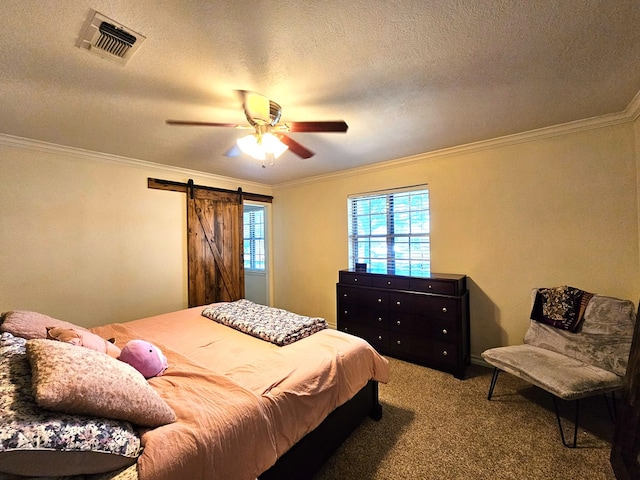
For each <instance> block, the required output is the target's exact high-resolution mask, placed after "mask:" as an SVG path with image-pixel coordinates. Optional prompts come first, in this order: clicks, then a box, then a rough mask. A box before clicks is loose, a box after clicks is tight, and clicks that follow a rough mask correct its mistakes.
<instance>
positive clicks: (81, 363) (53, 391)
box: [27, 339, 176, 427]
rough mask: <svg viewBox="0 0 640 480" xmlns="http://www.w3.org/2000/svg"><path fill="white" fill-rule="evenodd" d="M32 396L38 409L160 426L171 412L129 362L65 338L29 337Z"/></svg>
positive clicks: (169, 421) (169, 418)
mask: <svg viewBox="0 0 640 480" xmlns="http://www.w3.org/2000/svg"><path fill="white" fill-rule="evenodd" d="M27 358H28V359H29V363H30V364H31V386H32V392H33V396H34V398H35V400H36V402H37V403H38V405H40V406H41V407H42V408H47V409H49V410H54V411H59V412H65V413H71V414H77V415H94V416H98V417H103V418H113V419H116V420H126V421H128V422H131V423H134V424H136V425H142V426H146V427H159V426H160V425H165V424H167V423H171V422H174V421H175V420H176V416H175V413H174V412H173V410H172V409H171V408H170V407H169V405H167V404H166V403H165V401H164V400H163V399H162V397H160V395H159V394H158V392H156V391H155V390H154V389H153V388H152V387H151V386H150V385H149V384H148V383H147V381H146V380H145V379H144V377H143V376H142V375H140V372H138V371H136V370H135V369H134V368H133V367H131V366H130V365H127V364H126V363H123V362H120V361H118V360H116V359H115V358H111V357H109V356H107V355H103V354H101V353H98V352H94V351H93V350H89V349H86V348H81V347H76V346H75V345H71V344H68V343H64V342H56V341H53V340H41V339H33V340H28V341H27Z"/></svg>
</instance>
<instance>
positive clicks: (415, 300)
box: [389, 292, 461, 322]
mask: <svg viewBox="0 0 640 480" xmlns="http://www.w3.org/2000/svg"><path fill="white" fill-rule="evenodd" d="M460 301H461V300H460V297H447V296H444V295H425V294H412V293H401V292H392V293H391V294H390V295H389V310H390V311H391V312H405V313H415V314H418V315H422V316H424V317H427V318H429V319H431V318H433V319H436V320H448V321H451V322H454V321H456V320H457V319H458V318H459V317H458V315H459V313H460Z"/></svg>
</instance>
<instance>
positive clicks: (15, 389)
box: [0, 333, 141, 477]
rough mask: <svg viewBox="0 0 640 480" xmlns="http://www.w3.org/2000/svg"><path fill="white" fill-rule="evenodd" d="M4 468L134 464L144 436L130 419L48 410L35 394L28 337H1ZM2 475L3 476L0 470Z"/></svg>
mask: <svg viewBox="0 0 640 480" xmlns="http://www.w3.org/2000/svg"><path fill="white" fill-rule="evenodd" d="M0 418H2V422H0V472H4V473H10V474H14V475H26V476H50V475H60V476H63V475H82V474H92V473H102V472H110V471H113V470H118V469H120V468H124V467H126V466H128V465H133V464H134V463H135V462H136V459H137V457H138V455H139V454H140V452H141V449H140V438H139V437H138V435H137V434H136V432H135V431H134V429H133V427H132V426H131V424H130V423H128V422H123V421H118V420H108V419H104V418H96V417H87V416H80V415H67V414H64V413H57V412H49V411H47V410H43V409H41V408H40V407H38V405H37V404H36V402H35V400H34V398H33V395H32V394H31V368H30V365H29V361H28V360H27V356H26V353H25V339H23V338H19V337H14V336H13V335H11V334H10V333H3V334H2V335H1V336H0ZM0 477H2V475H1V474H0Z"/></svg>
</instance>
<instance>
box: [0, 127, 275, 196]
mask: <svg viewBox="0 0 640 480" xmlns="http://www.w3.org/2000/svg"><path fill="white" fill-rule="evenodd" d="M0 145H6V146H9V147H15V148H20V149H24V150H34V151H38V152H43V153H52V154H55V155H60V156H64V157H67V158H69V157H72V158H78V159H81V160H95V161H98V162H102V163H110V164H115V165H123V166H126V167H132V168H145V169H151V170H157V171H162V172H166V173H172V174H177V175H180V176H182V177H192V176H197V177H200V178H206V179H209V180H212V181H218V182H230V183H241V184H242V186H243V189H245V188H246V187H251V188H255V189H267V190H269V191H271V190H272V187H271V186H270V185H266V184H263V183H258V182H251V181H246V180H241V179H238V178H233V177H224V176H222V175H215V174H213V173H207V172H201V171H199V170H191V169H188V168H182V167H174V166H172V165H164V164H161V163H154V162H148V161H146V160H138V159H135V158H128V157H121V156H119V155H112V154H110V153H101V152H94V151H92V150H84V149H82V148H76V147H68V146H65V145H58V144H55V143H49V142H43V141H40V140H32V139H30V138H24V137H16V136H14V135H7V134H4V133H0Z"/></svg>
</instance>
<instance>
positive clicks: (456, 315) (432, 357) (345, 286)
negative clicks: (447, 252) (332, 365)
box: [336, 270, 470, 379]
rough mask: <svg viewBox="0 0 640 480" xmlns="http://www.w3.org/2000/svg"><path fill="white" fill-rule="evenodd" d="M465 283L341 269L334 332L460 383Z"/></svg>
mask: <svg viewBox="0 0 640 480" xmlns="http://www.w3.org/2000/svg"><path fill="white" fill-rule="evenodd" d="M466 279H467V277H466V275H453V274H438V273H434V274H432V275H431V276H430V277H428V278H419V277H404V276H399V275H385V274H378V273H361V272H355V271H352V270H341V271H340V272H339V282H338V284H337V285H336V290H337V306H338V312H337V313H338V316H337V320H338V330H341V331H343V332H347V333H351V334H353V335H357V336H359V337H362V338H364V339H365V340H367V341H368V342H369V343H370V344H371V345H373V346H374V347H375V348H376V350H378V351H379V352H380V353H383V354H385V355H390V356H392V357H396V358H399V359H403V360H407V361H410V362H414V363H418V364H421V365H425V366H428V367H432V368H435V369H438V370H442V371H445V372H449V373H452V374H453V375H454V376H455V377H456V378H460V379H463V378H464V374H465V369H466V367H467V366H468V365H469V361H470V345H469V344H470V341H469V291H468V290H467V285H466Z"/></svg>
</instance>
